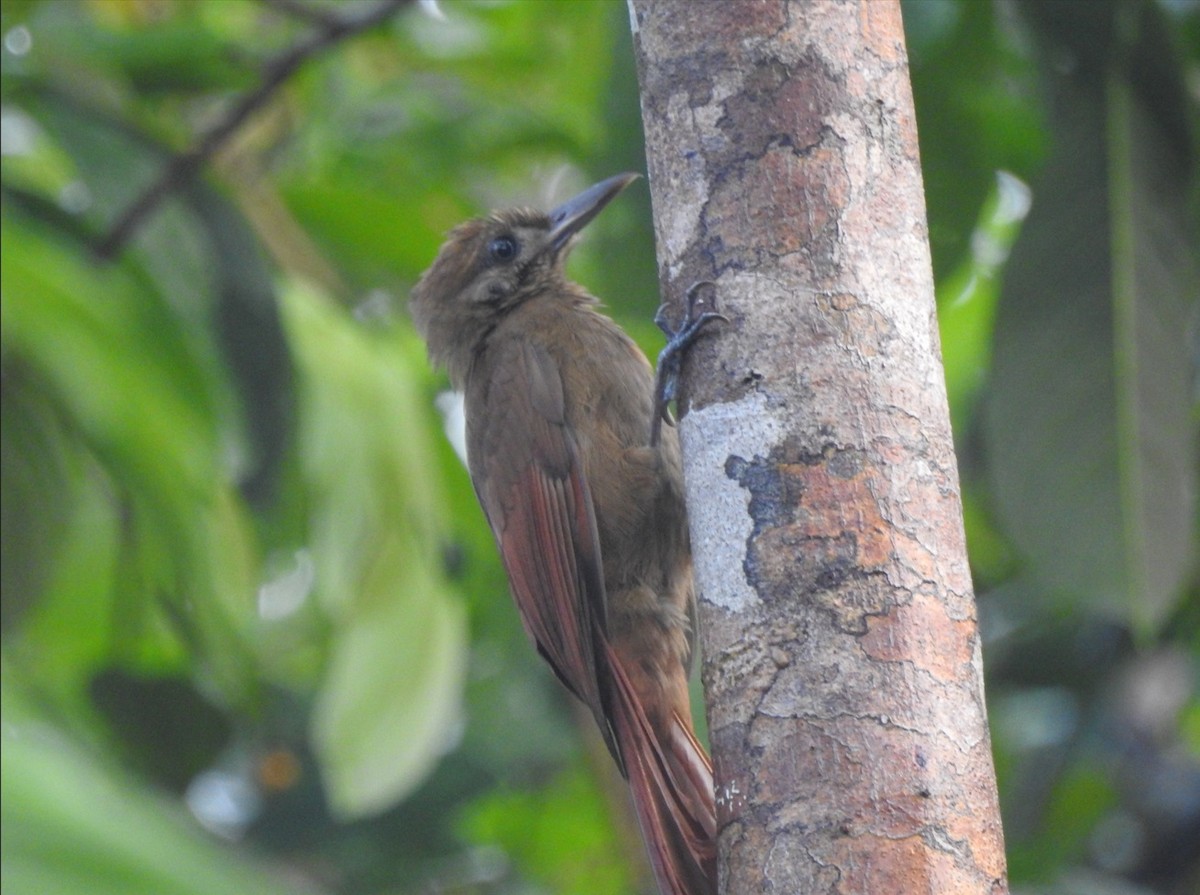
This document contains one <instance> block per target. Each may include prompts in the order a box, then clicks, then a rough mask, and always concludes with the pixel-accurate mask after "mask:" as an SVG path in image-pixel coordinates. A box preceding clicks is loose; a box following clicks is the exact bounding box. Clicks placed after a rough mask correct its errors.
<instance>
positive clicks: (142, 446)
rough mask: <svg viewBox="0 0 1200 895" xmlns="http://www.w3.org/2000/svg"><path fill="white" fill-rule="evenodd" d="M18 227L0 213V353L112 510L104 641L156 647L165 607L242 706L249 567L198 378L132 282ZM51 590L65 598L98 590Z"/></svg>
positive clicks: (160, 313)
mask: <svg viewBox="0 0 1200 895" xmlns="http://www.w3.org/2000/svg"><path fill="white" fill-rule="evenodd" d="M22 223H23V224H24V225H23V226H17V225H14V223H13V221H12V219H11V218H8V217H6V219H5V226H4V227H3V230H2V232H0V245H2V255H0V270H2V277H3V283H4V300H3V303H2V304H0V316H2V319H3V333H4V346H5V350H6V351H10V352H12V353H13V356H14V357H17V358H20V359H21V361H22V362H23V363H26V364H28V365H29V367H30V368H31V369H33V370H36V371H37V375H38V377H39V380H40V381H41V382H42V383H43V384H44V386H45V390H46V392H47V397H48V399H49V400H52V401H53V402H54V403H55V405H56V407H57V409H58V412H59V413H60V414H61V415H62V417H63V418H64V419H65V420H69V425H70V428H71V430H72V432H73V434H74V435H76V436H77V437H79V438H80V439H81V440H82V442H83V443H84V444H85V445H86V446H87V449H88V451H89V452H91V453H92V454H94V455H95V457H96V458H97V460H98V461H99V463H100V464H101V465H102V466H104V467H105V468H106V469H107V470H108V471H109V472H110V474H111V476H112V480H113V482H114V484H115V489H116V494H115V495H114V497H116V498H117V499H119V500H123V501H124V502H125V503H124V508H125V519H124V524H123V527H122V538H123V541H124V547H123V549H122V551H121V552H122V560H121V563H120V565H119V568H118V574H119V575H123V576H126V577H125V578H124V580H123V584H122V585H120V586H118V587H117V593H118V594H119V598H120V601H121V606H122V607H124V611H125V612H126V613H127V614H126V615H124V616H123V617H122V619H121V621H122V624H121V625H118V626H116V627H114V631H119V632H120V633H121V635H122V636H123V637H125V638H126V639H127V645H130V646H132V645H133V644H138V645H139V648H140V647H142V646H146V645H148V644H149V643H151V642H153V641H154V640H155V639H158V640H161V638H162V632H161V631H156V630H155V627H156V625H157V626H161V617H160V614H159V608H160V606H161V607H163V608H170V607H172V606H174V607H175V608H176V612H177V616H176V618H175V619H174V620H175V621H176V622H177V623H179V625H181V626H186V628H187V629H188V630H189V631H190V632H191V633H190V635H189V636H194V637H195V638H196V642H195V643H194V644H192V645H193V646H194V647H196V648H197V649H199V650H201V651H206V648H207V650H211V652H209V654H208V657H207V658H208V659H209V660H210V664H209V668H210V671H212V673H213V674H214V675H216V677H217V678H218V680H219V682H220V684H219V686H221V687H222V688H223V689H224V690H225V691H226V693H227V694H233V693H238V694H240V697H239V698H245V696H246V690H247V688H249V687H251V686H252V681H251V675H250V674H249V673H248V669H247V667H246V665H245V662H246V656H245V655H244V654H242V653H241V652H240V651H239V650H238V649H237V648H235V644H236V643H237V642H238V636H237V635H236V627H235V621H234V620H235V619H244V617H245V615H246V608H247V606H248V601H249V600H250V599H251V598H252V596H253V587H252V586H251V584H250V583H249V582H250V580H251V576H252V563H251V562H250V561H249V559H248V558H247V557H246V556H245V555H244V553H243V551H244V549H245V545H244V538H245V535H246V534H247V532H246V531H245V530H244V529H243V528H242V527H241V526H242V525H243V524H244V522H243V521H242V519H241V515H242V514H241V511H240V509H239V508H238V507H237V506H235V504H234V503H232V502H231V496H230V495H229V493H228V489H227V487H226V486H224V485H223V479H222V475H221V472H220V466H219V462H218V456H219V455H218V438H217V427H216V421H215V420H214V418H213V414H212V411H211V406H212V405H211V404H210V403H209V402H208V401H207V397H208V394H207V390H206V389H205V388H204V387H203V386H202V384H201V383H203V382H204V378H203V376H202V375H201V374H200V373H199V371H198V370H197V368H196V366H195V365H194V362H193V360H194V358H193V356H192V355H191V353H190V352H189V351H188V349H187V347H186V343H185V339H184V337H183V335H182V334H181V333H180V331H179V329H178V324H177V321H176V320H175V319H174V318H173V317H172V316H171V315H170V314H168V313H165V311H164V308H163V307H162V305H161V304H159V303H158V302H157V301H155V300H154V298H153V295H152V293H149V292H147V291H146V289H145V284H144V282H143V281H139V280H138V279H137V278H136V277H134V276H131V275H130V274H129V273H128V271H127V270H125V269H122V268H96V267H94V266H92V265H90V264H88V263H86V262H85V261H84V260H83V259H82V258H81V257H80V256H79V255H78V254H77V253H75V252H72V251H70V250H68V249H67V248H66V247H65V246H63V245H60V244H59V243H58V242H57V241H56V240H55V239H53V238H48V234H46V233H45V232H41V233H39V232H37V231H36V230H35V229H34V228H33V227H31V226H30V225H29V222H26V221H23V222H22ZM62 583H63V584H64V586H65V587H67V589H68V590H69V591H71V592H73V593H75V594H76V595H77V596H82V595H85V594H86V593H87V592H88V591H87V588H89V587H91V588H94V587H97V586H99V585H100V584H101V582H99V581H89V582H86V583H84V584H83V586H82V587H80V586H79V583H78V582H76V583H75V585H72V583H71V582H67V581H63V582H62ZM54 602H55V601H54V599H53V597H52V599H51V603H54ZM96 602H99V601H98V600H96ZM76 612H77V619H78V621H79V623H81V624H89V622H88V621H87V616H86V614H85V615H78V610H76ZM135 620H137V621H135ZM143 635H149V640H143V639H140V638H142V637H143ZM217 644H220V648H219V649H217V648H216V645H217ZM137 653H138V649H134V650H133V651H132V653H131V655H137Z"/></svg>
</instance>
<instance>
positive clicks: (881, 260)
mask: <svg viewBox="0 0 1200 895" xmlns="http://www.w3.org/2000/svg"><path fill="white" fill-rule="evenodd" d="M629 6H630V12H631V19H632V27H633V31H634V42H635V49H636V55H637V62H638V70H639V77H640V80H641V91H642V113H643V119H644V123H645V130H646V147H647V158H648V164H649V174H650V186H651V194H652V198H653V202H654V216H655V226H656V231H657V236H658V263H659V270H660V276H661V279H662V286H663V294H664V295H667V296H671V297H673V298H674V299H675V300H676V302H678V299H679V296H680V295H681V294H682V292H683V291H684V290H685V289H686V288H687V287H688V286H689V285H691V284H692V283H694V282H697V281H701V280H712V281H714V282H715V283H716V288H715V293H716V295H717V296H718V303H719V305H720V310H721V311H723V312H724V313H725V314H726V315H727V316H728V317H729V320H730V323H729V324H728V325H726V326H720V325H718V326H716V327H713V328H712V330H713V331H715V332H713V331H710V332H709V334H707V335H705V337H704V338H702V339H701V340H700V341H699V342H697V344H696V345H695V346H694V347H693V349H692V350H691V353H690V357H689V359H688V362H687V363H686V364H685V369H684V376H683V383H682V384H683V388H684V395H685V398H686V400H685V401H684V402H682V406H681V413H682V418H681V421H680V424H679V425H680V433H681V436H682V439H683V449H684V460H685V469H686V477H687V488H688V498H689V501H688V503H689V512H690V515H691V526H692V542H693V550H694V554H695V564H696V580H697V586H698V589H699V593H700V626H701V643H702V648H703V653H704V683H705V689H706V692H707V700H708V713H709V726H710V732H711V733H710V735H711V741H712V748H713V753H714V760H715V768H716V787H717V803H718V826H719V831H720V834H719V835H720V876H721V884H722V891H725V892H737V893H746V892H788V893H801V892H803V893H808V892H838V893H862V895H893V893H895V895H901V893H903V895H919V893H930V895H933V893H936V895H947V893H1002V892H1005V891H1007V884H1006V877H1005V866H1004V850H1003V836H1002V832H1001V826H1000V817H999V808H998V804H997V797H996V787H995V775H994V771H993V768H992V758H991V750H990V742H989V738H988V728H987V718H986V714H985V709H984V700H983V679H982V667H981V658H980V643H979V636H978V632H977V629H976V623H975V607H974V599H973V595H972V589H971V579H970V572H969V568H968V565H967V557H966V546H965V541H964V536H963V527H962V510H961V504H960V499H959V491H958V472H957V468H956V465H955V458H954V453H953V444H952V441H951V434H950V423H949V414H948V411H947V405H946V393H945V383H944V377H943V372H942V368H941V352H940V347H939V343H938V332H937V323H936V317H935V308H934V300H933V279H932V271H931V266H930V259H929V249H928V243H927V233H926V222H925V207H924V204H923V203H924V198H923V192H922V185H921V170H920V164H919V158H918V152H917V134H916V125H915V119H914V115H913V105H912V94H911V89H910V85H909V80H908V66H907V56H906V52H905V47H904V36H903V30H902V27H901V21H900V6H899V3H898V2H897V0H860V2H782V0H753V2H750V0H747V2H724V0H721V2H701V3H696V2H693V0H629ZM679 312H680V309H679V307H676V314H678V313H679Z"/></svg>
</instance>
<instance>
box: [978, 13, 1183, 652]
mask: <svg viewBox="0 0 1200 895" xmlns="http://www.w3.org/2000/svg"><path fill="white" fill-rule="evenodd" d="M1030 9H1032V10H1037V11H1038V14H1039V15H1042V14H1043V12H1044V13H1045V16H1046V18H1053V16H1054V15H1056V14H1057V13H1061V10H1045V11H1044V10H1043V8H1042V7H1038V6H1031V7H1030ZM1138 11H1140V13H1139V12H1138ZM1153 11H1154V7H1153V6H1151V5H1149V4H1137V5H1136V6H1130V7H1124V6H1121V5H1119V4H1118V5H1117V6H1116V7H1111V6H1109V5H1108V4H1095V5H1093V6H1092V7H1091V8H1090V10H1089V13H1088V15H1086V16H1080V17H1079V18H1080V19H1082V20H1083V26H1084V27H1083V28H1082V29H1081V35H1075V34H1074V32H1072V35H1073V36H1072V38H1071V40H1072V43H1070V44H1068V45H1065V46H1063V45H1059V44H1054V46H1053V47H1052V48H1050V49H1048V50H1047V52H1048V53H1051V54H1053V53H1055V52H1074V53H1076V54H1078V55H1077V57H1076V58H1077V60H1078V67H1077V69H1076V70H1074V71H1073V72H1072V73H1070V74H1065V75H1062V74H1060V75H1056V76H1054V78H1053V82H1054V84H1055V89H1056V103H1055V115H1054V118H1053V122H1054V132H1055V137H1056V141H1055V149H1054V152H1053V154H1052V157H1051V159H1050V161H1049V163H1048V164H1047V167H1046V170H1045V171H1044V172H1043V174H1042V176H1041V178H1040V179H1039V180H1038V182H1037V184H1036V185H1035V187H1034V200H1033V211H1032V213H1031V214H1030V216H1029V218H1028V221H1027V222H1026V226H1025V229H1024V231H1023V232H1022V235H1021V238H1020V239H1019V240H1018V242H1017V245H1016V247H1015V248H1014V250H1013V255H1012V260H1011V262H1010V264H1009V266H1008V268H1007V270H1006V273H1005V282H1004V297H1003V301H1002V303H1001V306H1000V309H999V312H998V316H997V320H996V336H995V355H994V357H995V359H994V364H993V370H992V378H991V394H990V400H989V404H988V411H989V412H988V415H987V420H986V437H987V444H988V455H989V463H990V469H991V472H992V487H993V490H994V493H995V496H996V507H997V511H998V513H999V516H1000V519H1001V521H1002V523H1003V525H1004V527H1005V529H1006V531H1007V532H1008V534H1009V535H1010V536H1011V537H1012V538H1013V540H1014V542H1015V543H1016V544H1017V546H1018V547H1019V548H1020V549H1021V550H1022V552H1023V553H1024V554H1025V555H1026V556H1027V557H1028V558H1029V560H1030V562H1031V563H1032V564H1033V570H1034V572H1035V574H1036V575H1037V577H1038V578H1039V579H1040V580H1041V581H1042V582H1044V584H1045V585H1046V586H1047V587H1048V588H1049V589H1050V590H1051V591H1052V592H1055V593H1057V594H1059V595H1061V597H1062V598H1063V599H1065V600H1067V601H1069V602H1070V603H1074V604H1078V605H1081V606H1083V605H1086V606H1088V607H1089V608H1095V609H1101V610H1104V611H1106V612H1109V613H1115V614H1118V615H1120V616H1125V617H1128V618H1129V619H1131V620H1132V621H1133V622H1134V623H1136V625H1137V626H1139V627H1140V628H1141V629H1142V630H1143V631H1145V630H1147V629H1152V628H1153V627H1154V626H1156V625H1157V624H1159V623H1160V622H1161V621H1162V620H1163V619H1164V618H1165V617H1166V616H1167V615H1168V614H1169V612H1170V611H1171V609H1172V607H1173V606H1174V604H1175V602H1176V601H1177V600H1179V599H1180V598H1181V596H1182V593H1183V587H1182V585H1183V582H1184V579H1185V576H1186V574H1187V573H1188V571H1189V569H1190V567H1191V565H1192V564H1193V563H1194V562H1195V561H1196V545H1197V539H1196V532H1195V527H1194V525H1195V515H1194V501H1195V499H1196V467H1195V457H1196V450H1197V448H1196V431H1195V423H1194V418H1193V416H1192V414H1193V403H1192V402H1193V400H1194V395H1193V393H1192V388H1193V382H1194V378H1193V377H1194V375H1195V367H1194V364H1195V357H1194V354H1193V346H1192V345H1191V344H1189V339H1188V335H1187V327H1188V323H1187V321H1188V319H1189V315H1194V314H1195V309H1196V300H1197V294H1196V283H1197V282H1200V274H1198V273H1197V268H1196V260H1195V259H1196V258H1197V257H1200V249H1198V247H1197V244H1196V241H1195V237H1194V236H1193V235H1192V234H1190V233H1189V222H1188V221H1187V218H1186V214H1185V210H1184V207H1183V202H1182V199H1183V197H1182V195H1181V194H1180V192H1179V191H1178V189H1177V188H1176V187H1173V186H1172V184H1178V183H1181V182H1184V181H1186V179H1187V177H1188V176H1189V174H1190V172H1191V171H1192V167H1191V166H1192V159H1191V155H1190V153H1191V150H1190V147H1188V146H1186V145H1181V144H1180V143H1179V142H1178V141H1177V138H1178V133H1177V131H1176V129H1175V122H1173V121H1172V122H1166V123H1164V122H1163V121H1161V120H1160V119H1158V118H1156V117H1154V111H1155V110H1154V108H1153V106H1152V105H1151V104H1150V103H1148V102H1147V101H1146V100H1145V99H1144V98H1143V96H1142V94H1140V93H1136V92H1134V91H1133V84H1132V82H1131V80H1130V78H1131V69H1130V67H1129V65H1128V64H1127V63H1122V61H1121V60H1122V59H1127V58H1131V57H1133V56H1134V55H1147V54H1150V55H1153V54H1159V53H1164V54H1166V53H1170V47H1169V46H1167V45H1164V44H1163V43H1162V42H1161V39H1162V34H1161V31H1160V23H1158V21H1157V20H1156V19H1155V18H1154V17H1153V15H1152V13H1153ZM1126 12H1129V13H1131V14H1137V15H1140V18H1134V19H1131V18H1130V17H1129V16H1127V15H1126ZM1106 16H1107V17H1108V19H1106V18H1105V17H1106ZM1118 20H1119V24H1120V25H1121V28H1122V29H1123V30H1122V31H1121V32H1120V34H1119V35H1118V32H1117V31H1116V30H1114V29H1116V27H1117V24H1118ZM1072 21H1073V22H1074V23H1075V25H1076V26H1078V25H1079V24H1080V22H1079V21H1076V20H1074V19H1073V20H1072ZM1045 27H1046V32H1047V35H1048V38H1047V39H1049V40H1054V39H1057V38H1059V37H1061V34H1060V33H1059V32H1058V31H1056V30H1054V29H1053V28H1052V27H1051V26H1049V25H1047V26H1045ZM1105 28H1107V29H1108V30H1107V31H1105V30H1104V29H1105ZM1130 29H1132V30H1130ZM1097 30H1099V31H1100V32H1101V34H1100V36H1099V37H1098V36H1097V34H1096V33H1095V32H1096V31H1097ZM1098 40H1107V41H1108V42H1110V43H1111V42H1114V41H1117V43H1115V44H1113V46H1114V47H1115V48H1116V50H1117V51H1118V52H1116V53H1115V55H1114V56H1113V61H1111V62H1110V61H1109V59H1108V57H1104V56H1103V55H1102V54H1101V56H1100V58H1099V59H1098V60H1097V59H1093V58H1092V57H1091V56H1089V55H1088V54H1089V53H1090V52H1093V51H1095V47H1094V46H1092V44H1094V43H1095V42H1096V41H1098ZM1082 41H1090V42H1091V44H1089V45H1088V47H1087V48H1084V47H1083V45H1082V43H1081V42H1082ZM1120 41H1129V42H1128V43H1124V44H1123V43H1120ZM1122 48H1124V49H1123V52H1121V49H1122ZM1097 66H1100V67H1099V68H1097ZM1158 86H1159V89H1161V90H1164V91H1166V90H1168V89H1170V88H1171V87H1172V85H1171V84H1162V85H1158ZM1096 224H1101V225H1100V226H1097V225H1096Z"/></svg>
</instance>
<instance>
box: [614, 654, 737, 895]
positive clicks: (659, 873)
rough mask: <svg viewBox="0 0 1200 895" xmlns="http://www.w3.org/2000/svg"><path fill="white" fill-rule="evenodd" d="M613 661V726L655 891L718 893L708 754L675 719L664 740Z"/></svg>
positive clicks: (689, 894)
mask: <svg viewBox="0 0 1200 895" xmlns="http://www.w3.org/2000/svg"><path fill="white" fill-rule="evenodd" d="M608 659H609V665H610V667H611V668H612V673H613V682H614V687H613V693H612V703H613V704H612V706H611V720H612V726H613V728H614V730H615V733H616V738H617V743H618V744H619V746H620V750H621V759H622V761H623V763H624V765H625V773H626V775H627V776H628V778H629V788H630V791H631V792H632V793H633V804H634V809H635V810H636V812H637V816H638V823H639V824H640V825H641V828H642V838H643V839H644V840H645V842H646V849H647V851H648V852H649V854H650V863H651V865H652V866H653V868H654V876H655V879H656V880H657V881H658V887H659V889H660V890H661V892H662V895H716V892H717V841H716V830H717V809H716V803H715V801H714V798H713V777H712V765H711V764H710V763H709V760H708V756H707V755H705V754H704V748H703V747H702V746H701V745H700V744H699V743H698V742H697V741H696V737H695V734H693V733H692V730H691V726H690V725H689V724H688V723H687V722H685V721H684V720H683V719H681V718H679V717H678V716H677V715H676V716H675V717H674V719H673V721H674V723H673V724H672V725H671V727H670V730H669V732H668V733H667V734H666V735H665V737H661V738H660V737H659V736H658V735H657V734H656V732H655V730H654V728H653V727H652V726H651V724H650V721H649V719H648V718H647V716H646V712H645V710H644V708H643V706H642V704H641V700H640V699H639V698H638V695H637V693H636V691H635V690H634V688H633V685H632V684H631V683H630V680H629V677H628V675H627V674H626V673H625V671H624V669H623V668H622V667H621V663H620V660H619V659H618V657H617V655H616V653H615V652H614V651H613V649H612V647H611V646H608Z"/></svg>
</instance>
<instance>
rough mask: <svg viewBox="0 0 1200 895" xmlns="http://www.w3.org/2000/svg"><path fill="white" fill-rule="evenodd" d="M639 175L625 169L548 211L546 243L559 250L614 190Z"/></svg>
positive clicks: (605, 201) (596, 213)
mask: <svg viewBox="0 0 1200 895" xmlns="http://www.w3.org/2000/svg"><path fill="white" fill-rule="evenodd" d="M640 176H641V175H640V174H630V173H626V174H618V175H616V176H615V177H610V178H608V180H602V181H600V182H599V183H597V184H596V185H595V186H590V187H588V188H587V189H586V190H584V191H583V192H582V193H580V194H579V195H578V196H574V197H573V198H570V199H568V200H567V201H566V202H564V203H563V204H562V205H560V206H558V208H556V209H554V210H553V211H552V212H550V245H552V246H553V247H554V251H556V252H557V251H561V250H562V248H563V247H564V246H565V245H566V244H567V243H568V242H570V241H571V237H572V236H574V235H575V234H576V233H578V232H579V231H580V230H582V229H583V228H584V227H586V226H587V225H588V223H589V222H591V220H592V218H594V217H595V216H596V215H598V214H599V213H600V211H601V210H602V209H603V208H604V206H605V205H607V204H608V203H609V202H611V201H612V200H613V199H614V198H616V195H617V193H619V192H621V190H623V189H625V187H627V186H629V184H631V183H633V182H634V181H635V180H637V179H638V177H640Z"/></svg>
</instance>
